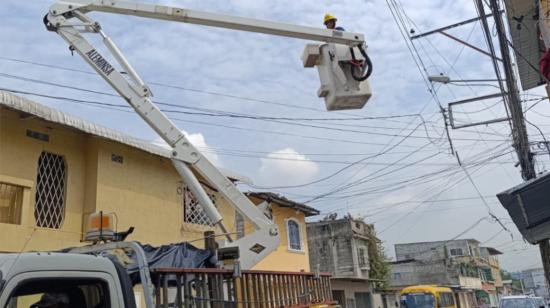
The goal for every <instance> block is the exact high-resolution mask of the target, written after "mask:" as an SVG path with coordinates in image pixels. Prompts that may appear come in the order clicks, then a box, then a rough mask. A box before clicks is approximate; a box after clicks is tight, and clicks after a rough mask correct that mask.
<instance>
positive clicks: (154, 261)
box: [62, 242, 216, 284]
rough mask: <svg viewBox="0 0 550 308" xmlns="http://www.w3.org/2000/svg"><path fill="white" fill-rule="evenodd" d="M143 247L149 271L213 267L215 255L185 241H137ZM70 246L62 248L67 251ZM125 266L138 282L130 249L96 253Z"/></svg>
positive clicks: (133, 253) (136, 264) (136, 263)
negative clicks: (152, 242)
mask: <svg viewBox="0 0 550 308" xmlns="http://www.w3.org/2000/svg"><path fill="white" fill-rule="evenodd" d="M137 244H138V245H139V246H141V248H142V249H143V251H144V253H145V257H146V259H147V263H148V266H149V271H151V272H154V270H155V269H160V268H205V267H214V266H215V264H216V259H215V258H216V257H215V256H214V255H213V254H212V253H211V252H210V251H208V250H205V249H200V248H197V247H195V246H193V245H191V244H189V243H187V242H182V243H176V244H169V245H162V246H159V247H154V246H151V245H143V244H141V243H139V242H138V243H137ZM71 249H72V248H67V249H64V250H62V252H69V251H70V250H71ZM97 254H99V255H102V256H104V257H107V258H109V259H111V260H113V261H115V262H117V263H119V264H121V265H122V266H124V267H125V268H126V271H127V272H128V274H129V275H130V278H131V279H132V282H133V283H134V284H136V283H139V281H140V278H139V265H138V262H137V258H136V253H135V251H133V250H130V249H114V250H106V251H101V252H99V253H97Z"/></svg>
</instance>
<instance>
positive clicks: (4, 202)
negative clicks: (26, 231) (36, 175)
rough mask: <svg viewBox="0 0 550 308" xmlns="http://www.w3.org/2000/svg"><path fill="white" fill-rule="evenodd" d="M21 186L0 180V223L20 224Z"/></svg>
mask: <svg viewBox="0 0 550 308" xmlns="http://www.w3.org/2000/svg"><path fill="white" fill-rule="evenodd" d="M22 205H23V187H21V186H16V185H12V184H7V183H2V182H0V223H5V224H16V225H18V224H20V223H21V206H22Z"/></svg>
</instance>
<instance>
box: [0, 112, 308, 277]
mask: <svg viewBox="0 0 550 308" xmlns="http://www.w3.org/2000/svg"><path fill="white" fill-rule="evenodd" d="M27 129H31V130H33V131H37V132H40V133H45V134H48V135H49V142H44V141H40V140H37V139H33V138H30V137H27V136H26V131H27ZM42 151H48V152H52V153H55V154H58V155H62V156H64V158H65V161H66V166H67V186H66V189H67V192H66V212H65V220H64V223H63V225H62V227H61V228H60V229H46V228H37V227H35V226H36V222H35V218H34V204H35V200H34V198H35V197H34V196H35V184H36V183H35V182H36V175H37V165H38V157H39V155H40V153H41V152H42ZM112 154H115V155H120V156H122V157H123V163H122V164H120V163H117V162H114V161H112V160H111V155H112ZM0 182H5V183H11V184H14V185H19V186H23V187H25V189H24V196H23V207H22V220H21V225H11V224H0V234H2V238H3V240H2V242H1V244H0V251H6V252H15V251H22V250H25V251H29V250H54V249H60V248H64V247H70V246H77V245H82V243H81V242H80V240H81V239H82V233H83V232H84V231H85V228H86V226H85V223H86V218H87V216H88V215H89V214H90V213H93V212H96V211H100V210H102V211H104V212H115V213H116V216H117V217H118V223H117V227H118V230H126V229H127V228H128V227H130V226H134V227H135V231H134V233H133V234H132V235H130V237H128V240H137V241H140V242H142V243H147V244H152V245H160V244H169V243H174V242H181V241H191V240H195V239H198V240H197V241H193V242H192V244H193V245H195V246H198V247H203V241H202V240H200V239H201V238H202V237H203V232H204V231H207V230H211V229H212V228H209V227H205V226H201V225H194V224H187V223H183V204H182V198H183V197H182V195H181V190H180V189H179V188H180V186H181V185H182V182H181V179H180V177H179V175H178V174H177V173H176V171H175V169H174V168H173V166H172V163H171V161H170V160H169V159H166V158H163V157H160V156H157V155H153V154H150V153H147V152H144V151H140V150H137V149H135V148H132V147H129V146H126V145H123V144H119V143H116V142H112V141H109V140H105V139H102V138H97V137H95V136H90V135H87V134H84V133H81V132H79V131H76V130H74V129H71V128H67V127H64V126H61V125H56V124H51V123H47V122H44V121H42V120H38V119H34V118H29V119H21V118H20V117H19V115H18V114H17V113H16V112H14V111H10V110H6V109H1V108H0ZM216 199H217V206H218V209H219V210H220V213H221V214H222V217H223V218H224V222H225V225H226V227H227V228H228V231H229V232H234V231H235V226H234V225H235V215H234V214H235V211H234V209H233V208H231V207H230V206H229V205H228V204H227V203H226V202H225V201H224V200H223V198H221V197H220V196H218V197H217V198H216ZM257 203H259V202H257ZM274 214H275V221H276V223H277V224H278V225H279V226H280V230H281V239H282V240H281V245H280V247H279V248H278V249H277V251H276V252H274V253H273V254H272V255H270V256H269V257H267V258H266V259H264V260H263V261H262V262H260V263H259V264H258V265H257V266H256V267H255V269H263V270H281V271H299V270H306V271H309V257H308V253H307V251H308V250H307V237H306V234H305V232H306V230H305V229H306V228H305V217H304V213H302V212H299V211H295V210H292V209H288V208H279V207H277V206H274ZM288 218H295V219H297V220H298V221H299V223H300V226H301V231H302V233H301V234H302V243H303V247H304V251H303V252H290V251H289V250H288V247H287V246H288V242H287V233H286V219H288ZM83 222H84V223H83ZM246 228H247V230H248V232H251V228H252V227H251V225H250V224H246ZM217 232H219V230H217Z"/></svg>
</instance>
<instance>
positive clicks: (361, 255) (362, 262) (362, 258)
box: [357, 248, 367, 268]
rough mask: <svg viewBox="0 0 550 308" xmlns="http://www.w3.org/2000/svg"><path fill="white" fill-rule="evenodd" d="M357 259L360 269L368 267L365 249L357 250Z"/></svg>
mask: <svg viewBox="0 0 550 308" xmlns="http://www.w3.org/2000/svg"><path fill="white" fill-rule="evenodd" d="M357 259H359V260H358V261H359V267H361V268H363V267H367V254H366V253H365V248H357Z"/></svg>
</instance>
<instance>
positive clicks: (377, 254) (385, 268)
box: [368, 228, 391, 290]
mask: <svg viewBox="0 0 550 308" xmlns="http://www.w3.org/2000/svg"><path fill="white" fill-rule="evenodd" d="M370 233H371V234H370V236H369V237H370V240H369V247H368V250H369V265H370V271H369V277H370V278H371V279H375V280H379V281H376V282H375V283H374V285H375V286H376V289H378V290H384V289H387V288H388V287H389V285H390V272H391V270H390V264H389V258H388V257H387V256H386V253H385V252H384V247H383V246H382V242H381V241H380V240H379V239H378V238H377V237H376V233H375V231H374V228H372V229H371V230H370Z"/></svg>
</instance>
